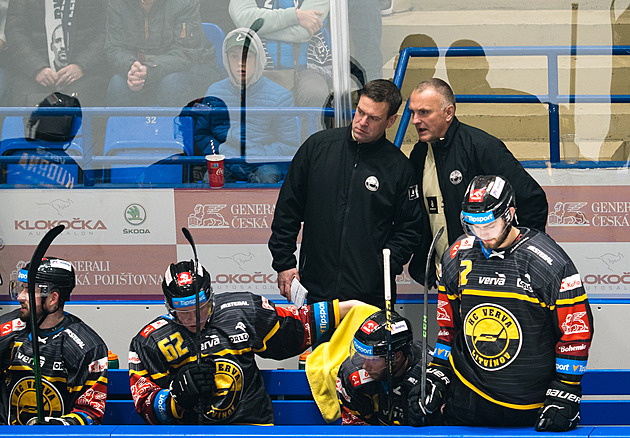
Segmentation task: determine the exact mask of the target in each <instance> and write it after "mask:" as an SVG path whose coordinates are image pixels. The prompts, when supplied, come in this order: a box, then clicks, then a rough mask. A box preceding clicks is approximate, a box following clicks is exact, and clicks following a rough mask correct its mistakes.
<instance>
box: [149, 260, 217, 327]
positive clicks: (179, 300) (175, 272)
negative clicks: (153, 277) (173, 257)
mask: <svg viewBox="0 0 630 438" xmlns="http://www.w3.org/2000/svg"><path fill="white" fill-rule="evenodd" d="M196 268H197V269H196V271H195V262H193V261H192V260H191V261H185V262H179V263H177V264H174V263H173V264H171V265H169V267H168V268H167V269H166V273H165V274H164V280H163V281H162V291H163V292H164V304H165V305H166V308H167V309H168V311H169V313H170V314H171V315H173V316H174V317H175V318H176V319H177V314H178V313H179V314H184V313H188V312H195V311H196V308H195V303H196V299H197V296H199V305H200V309H202V308H203V307H204V306H207V307H208V315H210V313H211V312H212V297H213V295H214V292H213V290H212V286H211V284H210V274H208V272H207V271H206V270H205V268H204V267H203V266H201V265H200V264H197V266H196ZM191 307H192V308H191Z"/></svg>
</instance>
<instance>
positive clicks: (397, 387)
mask: <svg viewBox="0 0 630 438" xmlns="http://www.w3.org/2000/svg"><path fill="white" fill-rule="evenodd" d="M407 357H408V359H409V362H408V363H407V368H406V370H405V373H404V374H403V375H402V376H398V377H394V378H393V379H392V387H393V391H392V402H391V403H392V406H393V412H392V415H391V421H390V416H389V411H390V408H389V401H388V395H387V382H380V381H376V380H374V379H373V378H372V377H371V376H370V375H369V373H368V372H367V371H366V370H364V369H363V359H362V358H361V356H360V355H356V354H355V355H354V356H352V357H348V358H347V359H346V360H345V361H344V362H343V363H342V364H341V367H340V368H339V373H338V374H337V397H338V399H339V403H340V404H341V422H342V424H344V425H350V424H352V425H367V424H371V425H392V424H395V425H407V424H408V415H407V411H408V406H409V401H408V399H409V390H410V389H411V387H412V386H413V385H414V384H416V383H417V382H418V381H420V376H421V375H422V365H421V360H422V344H421V343H420V344H418V343H414V344H412V346H411V348H410V351H409V355H408V356H407ZM431 357H432V356H431V354H430V353H427V360H428V361H430V360H431Z"/></svg>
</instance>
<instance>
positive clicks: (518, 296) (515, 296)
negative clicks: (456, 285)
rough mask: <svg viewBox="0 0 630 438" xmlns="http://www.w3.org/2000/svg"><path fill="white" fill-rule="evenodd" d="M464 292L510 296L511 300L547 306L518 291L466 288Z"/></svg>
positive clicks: (483, 295) (480, 295) (482, 295)
mask: <svg viewBox="0 0 630 438" xmlns="http://www.w3.org/2000/svg"><path fill="white" fill-rule="evenodd" d="M463 294H466V295H475V296H479V297H490V298H509V299H511V300H520V301H528V302H530V303H533V304H538V305H539V306H541V307H547V304H546V303H544V302H542V301H540V300H539V299H538V298H534V297H530V296H528V295H524V294H520V293H518V292H496V291H487V290H479V289H464V290H463V292H462V295H463Z"/></svg>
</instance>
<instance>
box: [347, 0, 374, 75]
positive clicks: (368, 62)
mask: <svg viewBox="0 0 630 438" xmlns="http://www.w3.org/2000/svg"><path fill="white" fill-rule="evenodd" d="M348 22H349V25H350V47H351V52H350V53H351V54H352V57H353V58H354V59H355V61H356V62H357V63H358V64H359V65H360V66H361V68H362V69H363V71H364V72H365V82H368V81H371V80H374V79H380V78H382V77H383V54H382V53H381V37H382V34H383V23H382V18H381V5H380V4H379V0H348Z"/></svg>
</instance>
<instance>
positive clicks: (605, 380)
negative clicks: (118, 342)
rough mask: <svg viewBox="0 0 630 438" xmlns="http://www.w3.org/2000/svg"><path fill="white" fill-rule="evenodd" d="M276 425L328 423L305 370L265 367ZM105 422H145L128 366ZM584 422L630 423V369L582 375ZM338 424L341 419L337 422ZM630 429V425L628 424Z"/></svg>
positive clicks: (116, 376) (114, 386)
mask: <svg viewBox="0 0 630 438" xmlns="http://www.w3.org/2000/svg"><path fill="white" fill-rule="evenodd" d="M262 373H263V378H264V380H265V388H266V389H267V392H268V393H269V395H270V396H271V398H272V399H273V405H274V414H275V418H276V425H326V424H327V423H325V422H324V420H323V419H322V417H321V414H320V412H319V409H318V407H317V405H316V404H315V402H314V401H313V399H312V397H311V392H310V388H309V386H308V381H307V380H306V373H305V372H304V371H303V370H263V371H262ZM108 380H109V382H108V400H107V408H106V410H105V419H104V421H103V423H104V424H125V425H131V424H137V425H140V424H143V422H142V419H141V418H140V416H139V415H138V414H137V413H136V410H135V408H134V406H133V402H132V400H131V394H130V392H129V376H128V372H127V370H110V371H109V378H108ZM582 382H583V385H582V386H583V392H584V400H583V401H582V410H581V416H582V422H581V424H582V425H589V426H590V425H630V370H592V371H587V373H586V375H585V376H584V379H583V381H582ZM337 424H338V423H337ZM628 431H629V433H630V427H629V428H628Z"/></svg>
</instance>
